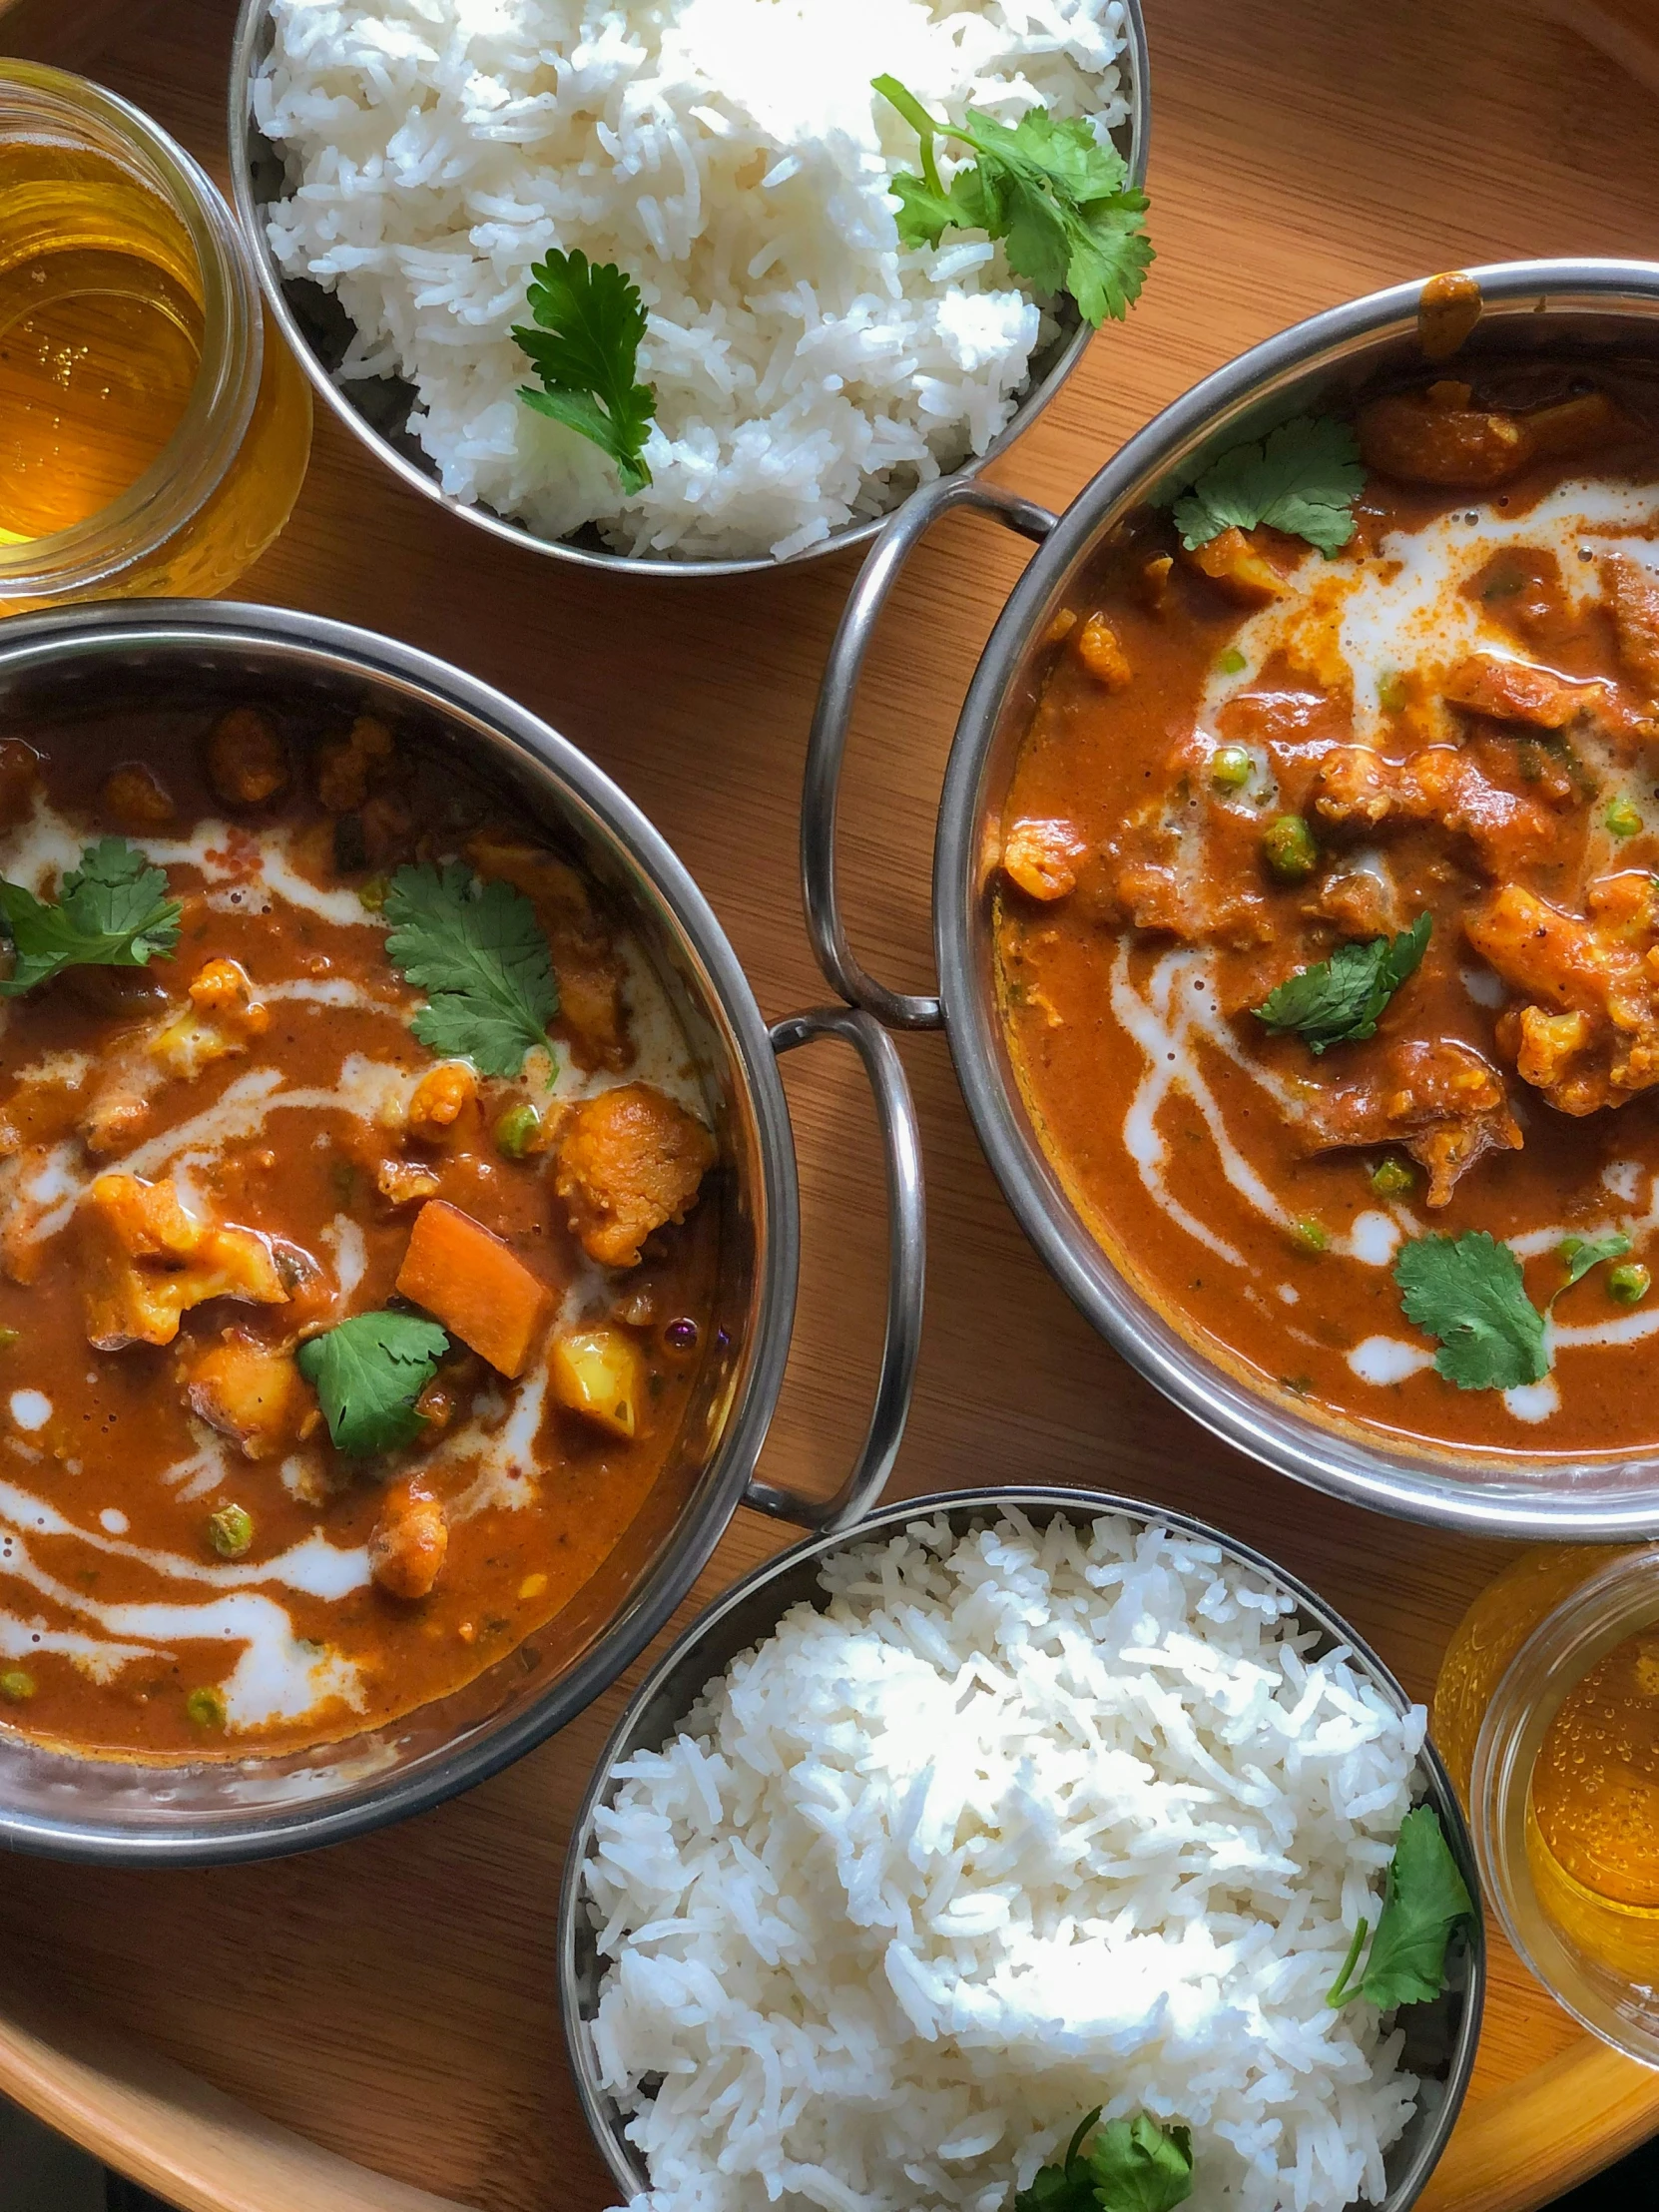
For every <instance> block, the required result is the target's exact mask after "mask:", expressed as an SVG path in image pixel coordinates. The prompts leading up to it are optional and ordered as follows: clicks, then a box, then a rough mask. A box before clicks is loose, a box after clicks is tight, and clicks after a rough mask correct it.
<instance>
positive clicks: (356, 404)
mask: <svg viewBox="0 0 1659 2212" xmlns="http://www.w3.org/2000/svg"><path fill="white" fill-rule="evenodd" d="M1119 5H1120V6H1121V7H1122V10H1123V28H1124V40H1125V44H1124V52H1123V55H1122V58H1121V60H1120V62H1119V64H1118V67H1119V70H1120V72H1121V74H1122V76H1123V79H1124V88H1123V89H1124V97H1125V99H1126V100H1127V102H1128V105H1129V116H1128V120H1127V121H1126V122H1125V123H1124V124H1123V126H1122V127H1121V128H1120V129H1119V130H1118V131H1117V132H1116V133H1115V134H1114V136H1115V141H1116V144H1117V147H1118V150H1119V152H1120V153H1121V154H1122V155H1123V157H1124V160H1125V161H1126V163H1127V164H1128V168H1129V175H1130V178H1131V180H1132V181H1133V182H1134V183H1135V184H1136V185H1143V184H1144V183H1145V182H1146V162H1147V146H1148V128H1149V113H1150V111H1149V93H1148V77H1149V66H1150V65H1149V61H1148V55H1147V39H1146V25H1145V22H1144V20H1143V16H1142V0H1119ZM271 11H272V0H243V7H242V14H241V17H240V19H239V21H238V24H237V35H236V46H235V50H234V53H233V56H232V62H231V91H230V144H231V181H232V188H233V195H234V198H235V201H236V209H237V215H238V217H239V219H240V220H241V223H242V227H243V231H244V233H245V234H246V236H247V239H248V242H249V246H250V248H251V250H252V252H253V255H254V260H255V264H256V266H257V268H258V270H259V273H260V283H261V286H262V288H263V290H264V292H265V296H266V303H267V305H268V306H269V307H270V310H271V313H272V315H273V316H274V318H275V319H276V321H277V326H278V328H279V329H280V330H281V332H282V334H283V336H284V337H285V338H286V339H287V341H288V343H289V344H290V345H291V346H292V347H293V350H294V352H295V353H296V354H297V356H298V358H299V362H300V365H301V367H302V368H303V369H304V371H305V373H306V374H307V376H309V378H310V380H311V384H312V387H313V388H314V390H315V392H316V394H317V396H318V398H319V399H321V400H322V402H323V403H324V405H326V406H328V407H330V408H331V409H332V410H333V412H334V414H335V415H336V416H337V417H338V418H339V420H340V421H341V422H342V423H344V425H345V427H346V428H347V429H348V430H349V431H350V432H351V433H352V435H353V436H354V437H356V438H358V439H360V440H361V442H362V443H363V444H364V445H365V446H366V447H367V448H368V450H369V451H370V452H371V453H373V454H374V455H375V457H376V458H377V459H378V460H379V461H381V462H382V463H383V464H384V465H385V466H386V467H387V468H389V469H390V470H391V471H392V473H393V474H394V475H395V476H397V477H398V478H399V479H400V480H401V481H402V482H403V483H404V484H406V485H407V486H408V487H409V489H410V490H411V491H416V492H419V493H420V494H421V495H422V497H424V498H427V499H431V500H434V501H436V503H437V504H438V505H439V506H440V507H443V508H446V509H447V510H448V512H449V513H450V514H453V515H458V516H459V517H460V518H461V520H462V521H464V522H470V523H475V524H476V525H477V526H478V527H479V528H480V529H483V530H487V531H489V533H490V534H491V536H493V537H496V538H499V539H501V540H503V541H504V542H505V543H507V544H511V545H518V546H522V547H523V548H525V549H526V550H527V551H529V552H532V553H542V554H549V555H551V556H552V557H553V558H554V559H555V560H561V561H576V562H579V563H580V564H581V565H582V566H583V567H586V568H596V569H609V570H612V571H615V572H632V573H634V574H638V575H644V576H652V577H656V578H665V577H687V578H691V577H715V576H748V575H761V574H765V573H766V572H767V571H768V570H772V569H778V568H786V567H793V566H795V565H797V564H798V563H800V562H803V561H816V560H822V559H824V558H825V557H826V556H827V555H829V554H832V553H845V552H847V551H848V550H850V548H852V547H853V546H859V545H867V544H868V543H869V541H870V539H871V538H873V537H874V536H875V534H876V532H877V531H878V530H879V529H881V527H882V526H883V523H884V521H885V520H886V517H885V516H879V515H878V516H875V517H874V518H873V519H871V520H868V521H860V522H849V523H846V524H844V525H843V526H842V527H841V528H840V529H838V530H833V531H831V532H830V535H829V536H828V537H827V538H824V539H823V540H821V541H820V543H819V544H817V545H812V546H809V547H808V548H807V549H806V551H805V552H802V553H796V554H792V555H791V556H790V559H789V560H788V561H775V560H773V559H772V558H771V557H770V556H769V555H761V556H757V557H754V558H751V559H745V560H736V559H732V560H710V559H695V560H682V559H679V558H676V557H675V556H673V555H671V554H639V553H619V552H616V551H614V550H613V549H612V548H611V547H609V546H607V545H606V544H605V543H604V541H603V539H602V538H601V537H600V535H599V533H598V531H597V530H596V529H594V528H592V527H591V526H590V527H589V528H588V529H585V530H582V531H579V532H577V533H576V534H575V535H574V536H572V537H568V538H547V537H540V536H538V535H537V534H536V532H535V531H534V530H532V529H531V528H530V527H529V526H528V525H527V524H526V523H522V522H515V521H514V520H513V519H512V517H511V516H509V515H503V514H498V513H497V512H496V511H495V510H494V509H493V508H491V507H486V506H482V505H479V504H478V503H477V502H475V501H470V500H462V499H457V498H454V497H453V496H451V494H449V493H448V492H446V491H445V490H444V489H443V486H442V484H441V483H440V482H439V479H438V469H437V464H436V462H435V461H433V460H432V458H431V457H430V455H429V454H428V453H427V452H426V451H425V449H424V448H423V447H422V446H421V445H420V443H419V442H418V440H417V439H416V438H415V436H414V435H413V433H412V432H411V430H410V429H409V418H410V415H411V413H412V412H413V410H414V408H415V405H416V394H415V389H414V386H413V385H412V384H410V383H408V382H406V381H405V380H404V379H402V378H401V377H392V376H374V377H360V376H359V377H353V378H351V379H349V380H342V379H341V378H340V376H339V374H338V370H339V366H340V363H341V361H342V360H343V359H344V357H345V352H346V348H347V347H348V345H349V344H350V342H351V338H352V335H353V326H352V324H351V321H350V318H349V317H348V315H347V314H346V312H345V310H344V308H343V307H342V306H341V304H340V302H339V300H338V299H337V298H335V297H334V295H333V294H332V293H331V292H328V291H325V290H324V289H323V287H322V286H321V285H320V284H318V283H315V282H313V281H311V280H310V279H308V278H302V277H287V276H284V274H283V273H282V271H281V269H280V268H279V267H278V266H277V259H276V256H275V254H274V253H273V252H272V248H271V241H270V237H269V235H268V233H267V229H266V211H267V209H269V208H270V207H272V206H273V205H274V204H275V203H276V202H277V200H279V199H281V197H282V195H283V194H284V192H285V191H286V190H287V181H286V171H285V168H284V165H283V159H282V153H281V150H280V148H279V147H277V146H275V145H273V143H272V142H271V141H270V140H269V139H268V138H267V137H266V136H265V134H264V133H263V132H262V131H261V129H260V127H259V124H258V122H257V120H256V118H255V114H254V80H255V77H256V75H257V73H258V71H259V68H260V65H261V63H262V62H263V61H264V59H265V57H266V56H267V55H268V54H269V53H270V51H271ZM1051 320H1052V321H1053V323H1054V325H1055V328H1054V334H1053V335H1052V336H1051V337H1049V338H1048V339H1046V340H1045V341H1044V343H1043V344H1042V345H1041V346H1040V347H1039V348H1038V350H1037V352H1036V353H1035V354H1033V356H1032V360H1031V368H1030V374H1029V376H1028V378H1027V381H1026V386H1025V390H1024V395H1023V396H1022V398H1021V399H1020V401H1019V404H1018V405H1017V407H1016V408H1015V410H1014V412H1013V415H1012V416H1011V417H1010V419H1009V422H1008V425H1007V427H1006V429H1004V430H1003V431H1002V433H1001V434H1000V436H998V437H997V438H996V439H995V440H994V441H993V442H992V444H991V445H990V447H989V448H988V449H987V450H986V451H985V452H984V453H981V454H978V455H976V456H975V457H973V458H971V459H969V460H967V461H964V462H962V463H961V464H960V465H959V466H958V467H957V468H956V469H955V470H953V471H952V472H951V474H950V475H949V477H948V479H947V480H948V481H949V482H951V483H959V482H964V481H967V480H968V479H970V478H972V477H974V476H976V475H977V474H978V473H979V471H980V470H981V469H982V468H983V467H984V466H985V464H986V463H987V462H988V461H991V460H994V459H995V457H996V455H997V454H998V453H1000V452H1002V451H1003V450H1004V449H1005V448H1006V447H1007V446H1008V445H1010V444H1011V443H1012V441H1013V440H1014V439H1015V438H1017V437H1018V436H1019V434H1020V432H1021V431H1022V430H1024V429H1026V428H1027V427H1028V426H1029V425H1030V424H1031V423H1032V422H1034V421H1035V420H1036V418H1037V416H1038V415H1040V414H1041V413H1042V411H1043V409H1044V408H1045V407H1046V406H1047V405H1048V403H1049V401H1050V400H1051V399H1052V398H1053V397H1054V395H1055V393H1056V392H1057V391H1058V390H1059V389H1060V386H1061V385H1062V384H1063V383H1064V382H1065V380H1066V378H1067V377H1068V376H1069V375H1070V374H1071V372H1072V370H1073V369H1074V368H1075V367H1076V366H1077V364H1078V362H1079V361H1080V360H1081V359H1082V357H1083V354H1084V352H1085V350H1086V348H1087V346H1088V343H1089V340H1090V338H1091V337H1092V336H1093V334H1094V333H1093V332H1092V331H1091V329H1090V328H1089V325H1088V324H1087V323H1086V322H1084V321H1083V319H1082V317H1081V316H1080V315H1079V314H1078V312H1077V310H1076V308H1075V306H1074V305H1073V303H1072V301H1071V300H1070V299H1069V298H1066V297H1063V296H1062V297H1061V299H1060V300H1059V301H1058V303H1057V305H1056V308H1055V311H1054V313H1053V315H1052V316H1051ZM915 496H916V494H915V493H914V492H911V493H909V494H908V495H907V499H913V498H914V497H915ZM905 503H906V502H904V501H901V502H900V504H901V505H902V504H905ZM892 511H893V512H896V511H897V509H894V510H892Z"/></svg>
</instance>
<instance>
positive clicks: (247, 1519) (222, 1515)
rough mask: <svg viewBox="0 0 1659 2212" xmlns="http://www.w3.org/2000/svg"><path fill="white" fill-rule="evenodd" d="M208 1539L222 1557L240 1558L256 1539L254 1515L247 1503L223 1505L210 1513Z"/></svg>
mask: <svg viewBox="0 0 1659 2212" xmlns="http://www.w3.org/2000/svg"><path fill="white" fill-rule="evenodd" d="M208 1541H209V1543H210V1544H212V1545H213V1547H214V1549H215V1551H217V1552H218V1553H219V1556H220V1557H221V1558H222V1559H240V1558H241V1557H242V1555H243V1553H244V1552H245V1551H247V1550H248V1549H249V1547H250V1545H251V1544H252V1543H253V1541H254V1516H253V1514H252V1513H251V1512H249V1510H248V1508H247V1507H246V1506H245V1505H222V1506H221V1507H220V1509H219V1511H218V1512H217V1513H210V1514H209V1515H208Z"/></svg>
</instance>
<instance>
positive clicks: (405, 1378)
mask: <svg viewBox="0 0 1659 2212" xmlns="http://www.w3.org/2000/svg"><path fill="white" fill-rule="evenodd" d="M448 1350H449V1339H448V1337H447V1336H446V1335H445V1334H444V1332H443V1331H442V1330H441V1329H440V1328H439V1327H438V1325H437V1323H436V1322H435V1321H421V1320H420V1319H419V1317H418V1316H416V1315H414V1314H354V1315H353V1316H352V1317H351V1319H350V1320H349V1321H342V1322H341V1323H340V1325H339V1327H338V1328H337V1329H330V1330H327V1331H326V1332H325V1333H324V1334H323V1335H322V1336H320V1337H307V1338H306V1340H305V1342H304V1343H303V1344H302V1345H301V1346H300V1347H299V1350H298V1351H297V1352H296V1353H295V1354H294V1356H293V1357H294V1362H295V1365H296V1366H297V1367H298V1369H299V1372H300V1374H301V1375H302V1376H303V1377H304V1378H305V1381H306V1382H307V1383H309V1384H310V1385H311V1387H312V1389H314V1390H315V1392H316V1394H317V1396H318V1398H319V1399H320V1400H321V1402H322V1411H323V1416H324V1418H325V1419H326V1420H327V1423H328V1433H329V1435H330V1436H331V1437H332V1438H333V1439H334V1448H335V1450H337V1451H343V1452H344V1453H345V1454H346V1456H347V1457H348V1458H352V1459H366V1458H367V1457H369V1456H370V1454H372V1453H373V1452H376V1451H395V1450H396V1448H397V1446H398V1445H399V1444H407V1443H413V1441H414V1439H415V1438H416V1437H417V1436H418V1435H419V1434H420V1432H421V1430H422V1429H423V1428H424V1427H425V1426H426V1417H425V1415H424V1414H423V1413H417V1412H416V1411H415V1400H416V1398H417V1397H419V1395H420V1393H421V1391H422V1390H423V1389H425V1387H426V1385H427V1383H430V1382H431V1380H432V1374H433V1371H434V1369H435V1368H436V1367H437V1364H438V1362H439V1361H440V1360H441V1359H442V1358H443V1356H444V1354H445V1353H446V1352H447V1351H448Z"/></svg>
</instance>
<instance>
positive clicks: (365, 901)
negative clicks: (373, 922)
mask: <svg viewBox="0 0 1659 2212" xmlns="http://www.w3.org/2000/svg"><path fill="white" fill-rule="evenodd" d="M390 889H391V880H390V878H389V877H388V876H384V875H371V876H370V877H369V879H368V881H367V882H366V883H359V884H358V885H357V900H358V903H359V904H360V905H363V906H366V907H367V908H368V911H369V912H370V913H371V914H377V913H378V912H379V911H380V909H381V907H382V906H383V905H384V904H385V902H386V893H387V891H389V890H390Z"/></svg>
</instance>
